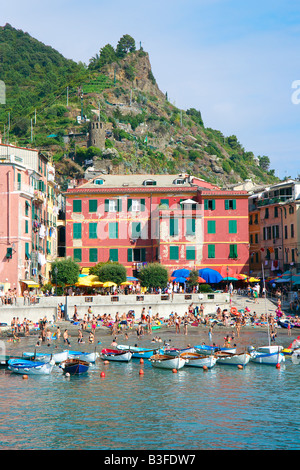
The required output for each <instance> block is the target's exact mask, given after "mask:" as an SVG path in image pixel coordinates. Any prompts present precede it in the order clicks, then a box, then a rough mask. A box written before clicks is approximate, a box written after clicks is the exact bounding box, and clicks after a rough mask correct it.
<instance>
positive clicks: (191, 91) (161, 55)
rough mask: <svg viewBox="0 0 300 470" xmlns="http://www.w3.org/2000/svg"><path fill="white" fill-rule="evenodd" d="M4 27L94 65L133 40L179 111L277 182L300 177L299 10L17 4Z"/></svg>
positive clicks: (116, 2) (192, 0)
mask: <svg viewBox="0 0 300 470" xmlns="http://www.w3.org/2000/svg"><path fill="white" fill-rule="evenodd" d="M5 23H10V24H11V25H12V26H13V27H15V28H18V29H22V30H23V31H27V32H28V33H29V34H30V35H32V36H33V37H35V38H36V39H38V40H40V41H42V42H43V43H45V44H47V45H50V46H52V47H54V48H55V49H57V50H58V51H59V52H61V53H62V54H63V55H64V56H65V57H67V58H70V59H73V60H75V61H82V62H85V63H87V64H88V62H89V59H90V58H91V57H92V56H94V55H95V54H96V53H97V52H99V49H100V48H101V47H103V46H104V45H105V44H107V43H110V44H111V45H113V46H114V47H115V46H116V45H117V43H118V40H119V39H120V37H121V36H123V34H130V35H131V36H132V37H134V39H135V40H136V43H137V47H138V45H139V42H140V41H141V42H142V46H143V48H144V49H145V50H146V51H147V52H149V55H150V61H151V65H152V71H153V74H154V76H155V78H156V80H157V83H158V86H159V88H160V89H161V90H162V91H163V92H167V93H168V97H169V99H170V101H171V102H173V103H174V104H175V105H176V106H177V107H178V108H180V109H184V110H186V109H188V108H190V107H194V108H196V109H198V110H200V111H201V113H202V117H203V120H204V123H205V126H206V127H211V128H213V129H218V130H220V131H221V132H222V133H223V134H224V135H225V136H228V135H232V134H235V135H236V136H237V138H238V140H239V141H240V143H241V144H242V145H243V146H244V148H245V149H246V150H247V151H252V152H253V153H254V154H255V155H256V156H257V155H267V156H268V157H269V158H270V160H271V165H270V167H271V168H273V169H275V174H276V175H277V176H279V177H281V178H283V177H285V176H291V177H297V176H298V173H299V174H300V167H299V165H298V162H299V156H300V138H299V136H300V133H299V130H300V103H297V102H296V101H295V100H294V103H293V101H292V94H293V92H295V91H296V92H297V89H296V90H295V89H293V88H292V83H293V82H294V81H296V80H300V60H299V59H300V57H299V56H300V47H299V46H300V44H299V42H300V41H299V37H300V2H299V1H295V0H289V2H284V1H283V0H281V1H279V0H272V1H269V0H260V1H257V0H252V1H248V0H244V1H240V0H239V1H238V0H172V1H170V0H160V1H158V0H152V1H151V2H147V1H146V2H145V1H141V0H140V1H137V0H127V1H126V2H124V1H120V0H110V1H109V0H106V1H103V0H86V2H79V1H78V0H72V1H71V0H51V1H50V0H44V1H43V2H41V1H40V0H23V1H20V0H15V1H14V2H6V4H3V5H1V21H0V24H1V25H4V24H5ZM298 96H299V98H300V87H299V95H298Z"/></svg>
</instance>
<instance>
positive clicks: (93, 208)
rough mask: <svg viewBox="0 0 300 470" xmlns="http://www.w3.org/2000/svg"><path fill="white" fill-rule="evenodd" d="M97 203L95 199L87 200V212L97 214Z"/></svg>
mask: <svg viewBox="0 0 300 470" xmlns="http://www.w3.org/2000/svg"><path fill="white" fill-rule="evenodd" d="M97 209H98V201H97V199H89V212H97Z"/></svg>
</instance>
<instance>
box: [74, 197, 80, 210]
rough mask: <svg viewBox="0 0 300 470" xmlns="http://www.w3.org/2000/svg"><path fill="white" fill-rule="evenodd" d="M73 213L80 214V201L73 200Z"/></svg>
mask: <svg viewBox="0 0 300 470" xmlns="http://www.w3.org/2000/svg"><path fill="white" fill-rule="evenodd" d="M73 212H81V200H80V199H74V201H73Z"/></svg>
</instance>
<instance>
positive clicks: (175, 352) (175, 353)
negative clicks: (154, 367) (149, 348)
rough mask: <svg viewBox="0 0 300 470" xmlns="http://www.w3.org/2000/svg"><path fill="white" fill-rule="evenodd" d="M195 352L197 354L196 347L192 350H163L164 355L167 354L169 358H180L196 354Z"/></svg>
mask: <svg viewBox="0 0 300 470" xmlns="http://www.w3.org/2000/svg"><path fill="white" fill-rule="evenodd" d="M194 352H195V348H194V347H192V348H183V349H179V348H164V350H163V354H166V355H167V356H179V355H181V354H184V353H194Z"/></svg>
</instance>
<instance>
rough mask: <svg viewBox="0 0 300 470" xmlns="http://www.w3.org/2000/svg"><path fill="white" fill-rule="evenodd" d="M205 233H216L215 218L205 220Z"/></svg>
mask: <svg viewBox="0 0 300 470" xmlns="http://www.w3.org/2000/svg"><path fill="white" fill-rule="evenodd" d="M207 233H216V221H215V220H208V221H207Z"/></svg>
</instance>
